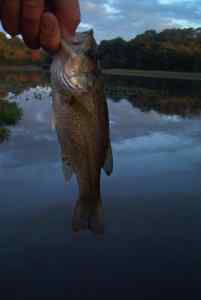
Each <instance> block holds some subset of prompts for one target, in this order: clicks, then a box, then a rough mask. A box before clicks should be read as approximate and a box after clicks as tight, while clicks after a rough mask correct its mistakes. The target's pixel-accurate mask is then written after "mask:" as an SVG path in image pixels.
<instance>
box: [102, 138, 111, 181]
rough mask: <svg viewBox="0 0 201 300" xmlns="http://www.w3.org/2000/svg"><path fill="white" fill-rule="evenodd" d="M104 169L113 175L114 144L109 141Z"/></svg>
mask: <svg viewBox="0 0 201 300" xmlns="http://www.w3.org/2000/svg"><path fill="white" fill-rule="evenodd" d="M103 170H104V171H105V173H106V174H107V175H108V176H110V175H112V172H113V154H112V146H111V143H110V142H109V144H108V150H107V155H106V159H105V163H104V166H103Z"/></svg>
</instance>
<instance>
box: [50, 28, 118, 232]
mask: <svg viewBox="0 0 201 300" xmlns="http://www.w3.org/2000/svg"><path fill="white" fill-rule="evenodd" d="M51 83H52V97H53V101H52V104H53V115H54V117H53V119H54V122H53V123H54V126H55V128H56V131H57V135H58V140H59V144H60V149H61V160H62V168H63V174H64V178H65V180H66V181H67V182H69V180H70V179H71V177H72V176H73V174H75V176H76V179H77V183H78V187H79V196H78V199H77V202H76V205H75V208H74V213H73V218H72V220H73V221H72V228H73V231H75V232H79V231H81V230H90V231H92V232H93V233H95V234H96V235H102V234H103V233H104V220H103V219H104V216H103V207H102V198H101V171H102V169H103V170H104V171H105V172H106V174H107V175H108V176H110V175H111V174H112V172H113V154H112V146H111V142H110V129H109V114H108V106H107V100H106V95H105V91H104V81H103V78H102V75H101V70H100V65H99V62H98V58H97V44H96V40H95V38H94V34H93V31H92V30H90V31H87V32H81V33H76V34H75V36H74V37H73V38H72V39H71V40H68V41H66V40H64V39H62V42H61V49H60V51H59V52H58V53H57V54H56V55H55V57H54V59H53V62H52V66H51Z"/></svg>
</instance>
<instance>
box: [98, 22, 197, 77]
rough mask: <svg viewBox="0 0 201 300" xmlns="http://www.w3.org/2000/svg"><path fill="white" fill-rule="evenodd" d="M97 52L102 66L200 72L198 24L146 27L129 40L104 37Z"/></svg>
mask: <svg viewBox="0 0 201 300" xmlns="http://www.w3.org/2000/svg"><path fill="white" fill-rule="evenodd" d="M98 55H99V59H100V62H101V66H102V67H103V68H106V69H108V68H125V69H143V70H163V71H178V72H201V28H196V29H195V28H186V29H165V30H163V31H161V32H156V31H155V30H148V31H145V32H144V33H143V34H140V35H137V36H136V37H135V38H133V39H131V40H129V41H125V40H124V39H122V38H121V37H119V38H115V39H112V40H104V41H102V42H101V43H100V45H99V54H98Z"/></svg>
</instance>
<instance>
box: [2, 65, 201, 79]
mask: <svg viewBox="0 0 201 300" xmlns="http://www.w3.org/2000/svg"><path fill="white" fill-rule="evenodd" d="M41 71H42V72H49V68H48V67H45V68H42V67H41V66H34V65H24V66H0V73H3V72H41ZM102 73H103V75H112V76H124V77H126V76H127V77H142V78H156V79H176V80H191V81H201V73H190V72H172V71H155V70H154V71H147V70H128V69H102Z"/></svg>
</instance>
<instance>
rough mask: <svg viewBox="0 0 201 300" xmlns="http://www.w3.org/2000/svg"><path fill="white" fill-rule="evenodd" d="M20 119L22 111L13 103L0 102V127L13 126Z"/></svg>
mask: <svg viewBox="0 0 201 300" xmlns="http://www.w3.org/2000/svg"><path fill="white" fill-rule="evenodd" d="M21 117H22V109H21V108H20V107H18V105H17V103H15V102H8V101H6V100H0V125H15V124H16V123H17V121H18V120H20V119H21Z"/></svg>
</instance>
